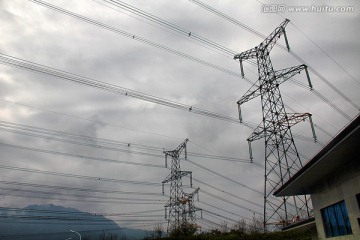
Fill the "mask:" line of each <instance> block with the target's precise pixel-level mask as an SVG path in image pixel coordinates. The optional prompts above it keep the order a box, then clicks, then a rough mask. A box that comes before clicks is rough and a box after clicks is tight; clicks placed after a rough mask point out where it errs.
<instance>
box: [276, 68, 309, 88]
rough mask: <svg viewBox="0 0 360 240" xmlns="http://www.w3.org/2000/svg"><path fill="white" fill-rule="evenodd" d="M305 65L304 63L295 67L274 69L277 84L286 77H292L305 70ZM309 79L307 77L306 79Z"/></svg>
mask: <svg viewBox="0 0 360 240" xmlns="http://www.w3.org/2000/svg"><path fill="white" fill-rule="evenodd" d="M306 69H307V66H306V65H305V64H302V65H299V66H296V67H290V68H285V69H281V70H278V71H275V78H276V79H277V84H279V85H280V84H281V83H283V82H285V81H287V80H288V79H290V78H292V77H293V76H294V75H296V74H300V72H301V71H302V70H306ZM308 80H309V79H308Z"/></svg>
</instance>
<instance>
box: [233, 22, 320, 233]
mask: <svg viewBox="0 0 360 240" xmlns="http://www.w3.org/2000/svg"><path fill="white" fill-rule="evenodd" d="M288 22H289V20H288V19H286V20H285V21H284V22H282V23H281V24H280V26H279V27H277V28H276V29H275V30H274V31H273V32H272V33H271V34H270V35H269V36H268V37H267V38H266V39H265V40H264V41H263V42H262V43H260V45H258V46H257V47H255V48H252V49H250V50H247V51H245V52H242V53H240V54H237V55H235V56H234V59H238V60H239V62H240V69H241V75H242V76H243V77H244V70H243V63H242V62H243V61H244V60H249V59H256V61H257V65H258V74H259V78H258V80H257V81H256V82H255V83H254V84H253V86H252V87H251V88H250V89H249V90H248V91H247V92H246V93H245V95H244V96H242V97H241V98H240V100H239V101H238V102H237V104H238V109H239V118H240V121H242V116H241V108H240V106H241V104H243V103H245V102H247V101H250V100H252V99H253V98H255V97H258V96H260V97H261V105H262V117H263V119H262V123H261V124H260V125H258V126H257V127H256V128H255V130H254V132H253V133H252V134H251V135H250V137H249V138H248V139H247V141H248V143H249V151H250V159H251V160H253V156H252V149H251V142H252V141H254V140H258V139H261V138H265V184H264V228H265V229H266V228H267V226H268V225H270V224H275V225H278V226H279V225H280V226H286V225H288V224H289V223H290V222H291V220H293V219H298V218H299V217H301V218H308V217H310V215H311V214H312V209H311V208H312V207H311V205H310V204H311V203H310V198H309V196H295V197H282V199H281V200H280V199H279V198H275V197H273V196H272V194H273V192H274V191H275V190H276V189H277V188H279V187H280V186H281V185H283V184H284V183H285V182H286V181H287V180H288V179H289V178H290V177H291V176H292V175H293V174H294V173H295V172H297V171H298V170H299V169H300V168H301V167H302V162H301V159H300V157H299V154H298V151H297V148H296V146H295V142H294V138H293V136H292V133H291V127H292V126H293V125H295V124H296V123H298V122H301V121H303V120H305V119H307V118H309V120H310V123H311V127H312V132H313V136H314V138H315V140H316V136H315V132H314V128H313V124H312V120H311V114H309V113H304V114H300V113H291V114H289V113H287V112H286V110H285V107H284V103H283V100H282V97H281V93H280V89H279V85H280V84H281V83H283V82H285V81H286V80H288V79H290V78H291V77H292V76H294V75H295V74H297V73H300V71H302V70H305V71H306V76H307V78H308V82H309V85H310V88H312V85H311V82H310V78H309V73H308V71H307V66H306V65H300V66H296V67H290V68H286V69H282V70H278V71H274V69H273V66H272V63H271V59H270V51H271V49H272V48H273V47H274V45H275V43H276V41H277V40H278V39H279V38H280V36H281V35H284V37H285V42H286V46H287V49H288V51H290V48H289V44H288V40H287V38H286V33H285V26H286V25H287V24H288Z"/></svg>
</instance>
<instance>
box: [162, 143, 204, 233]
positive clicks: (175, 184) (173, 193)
mask: <svg viewBox="0 0 360 240" xmlns="http://www.w3.org/2000/svg"><path fill="white" fill-rule="evenodd" d="M188 141H189V140H188V139H186V140H185V141H184V142H182V143H181V144H180V145H179V146H178V147H177V148H176V149H175V150H172V151H164V153H165V166H166V167H167V158H168V156H170V157H171V159H172V161H171V172H170V174H169V175H168V176H167V177H166V178H165V179H164V180H163V181H162V185H163V193H164V184H165V183H168V182H170V199H169V201H168V203H167V204H166V205H165V217H166V218H168V228H167V230H168V232H172V231H173V230H176V229H180V228H181V227H183V226H185V225H186V224H195V211H197V210H200V209H198V208H196V207H195V206H194V201H193V197H194V195H195V194H197V193H198V191H199V188H197V189H196V190H195V191H193V192H192V193H189V194H188V193H184V191H183V188H182V177H184V176H186V175H190V186H191V187H192V172H191V171H181V168H180V158H179V157H180V154H181V153H182V151H184V152H185V159H187V150H186V144H187V142H188ZM167 208H169V211H168V213H169V214H167V211H166V210H167Z"/></svg>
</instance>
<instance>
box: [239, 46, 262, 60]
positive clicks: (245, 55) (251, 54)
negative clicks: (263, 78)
mask: <svg viewBox="0 0 360 240" xmlns="http://www.w3.org/2000/svg"><path fill="white" fill-rule="evenodd" d="M257 54H258V53H257V48H252V49H249V50H247V51H245V52H242V53H239V54H236V55H235V56H234V59H235V60H236V59H239V61H240V62H242V61H244V60H248V59H252V58H256V57H257Z"/></svg>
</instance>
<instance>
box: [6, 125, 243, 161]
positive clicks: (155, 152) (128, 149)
mask: <svg viewBox="0 0 360 240" xmlns="http://www.w3.org/2000/svg"><path fill="white" fill-rule="evenodd" d="M0 131H6V132H12V133H16V134H21V135H26V136H31V137H37V138H43V139H47V140H54V141H59V142H65V143H70V144H76V145H83V146H87V147H93V148H99V149H102V150H112V151H118V152H124V153H131V154H140V155H145V156H150V157H163V155H162V154H160V152H161V153H162V151H164V150H166V149H164V148H160V147H154V146H147V145H143V144H136V143H132V142H120V141H115V140H109V139H104V138H95V137H90V136H85V135H78V134H73V133H68V132H64V131H56V130H52V129H46V128H40V127H36V126H31V125H24V124H17V123H12V122H7V121H1V120H0ZM37 133H39V134H37ZM43 134H45V135H43ZM54 135H55V136H61V137H64V138H59V137H55V136H54ZM67 138H73V139H76V140H69V139H67ZM78 140H80V141H78ZM108 144H110V146H107V145H108ZM119 147H123V148H125V149H123V148H119ZM133 148H134V149H141V150H146V151H147V152H143V151H134V150H133ZM148 151H150V152H148ZM187 154H188V156H192V157H196V158H206V159H214V160H221V161H230V162H249V160H248V159H241V158H234V157H227V156H218V155H210V154H203V153H195V152H188V153H187Z"/></svg>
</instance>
